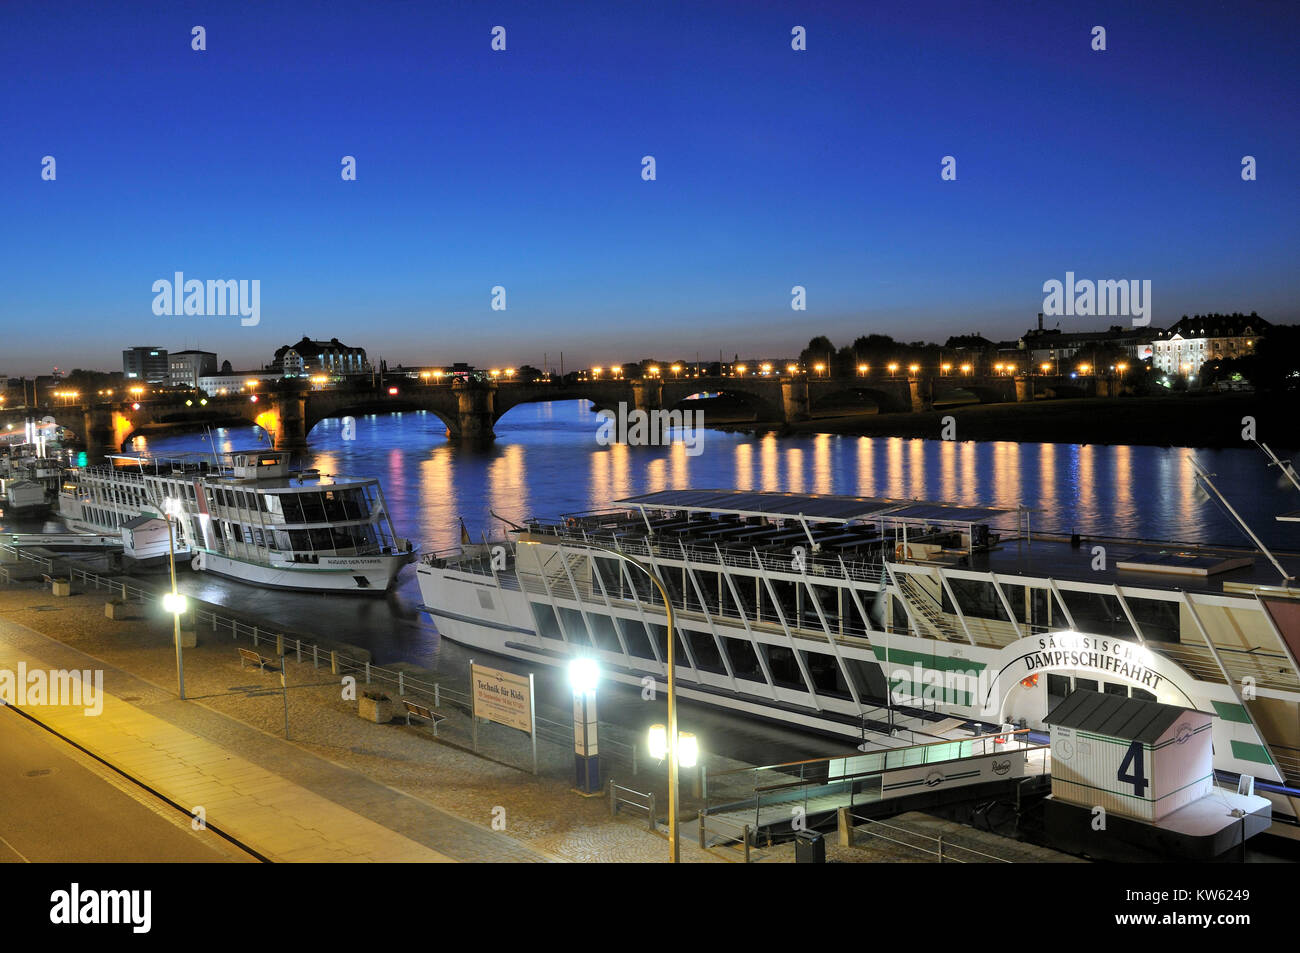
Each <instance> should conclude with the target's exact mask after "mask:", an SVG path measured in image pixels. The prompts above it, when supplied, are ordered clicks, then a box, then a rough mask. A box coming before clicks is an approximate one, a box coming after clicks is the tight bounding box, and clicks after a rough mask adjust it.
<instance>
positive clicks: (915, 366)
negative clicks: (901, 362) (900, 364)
mask: <svg viewBox="0 0 1300 953" xmlns="http://www.w3.org/2000/svg"><path fill="white" fill-rule="evenodd" d="M907 369H908V370H909V371H911V372H912V373H913V374H915V373H916V372H917V371H919V370H920V369H921V365H920V364H909V365H907Z"/></svg>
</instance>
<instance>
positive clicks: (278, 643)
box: [275, 632, 284, 658]
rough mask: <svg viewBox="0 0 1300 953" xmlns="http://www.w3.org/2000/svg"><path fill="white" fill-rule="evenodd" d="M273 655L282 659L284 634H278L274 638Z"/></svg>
mask: <svg viewBox="0 0 1300 953" xmlns="http://www.w3.org/2000/svg"><path fill="white" fill-rule="evenodd" d="M275 654H276V655H278V656H280V657H281V658H284V633H283V632H279V633H277V634H276V636H275Z"/></svg>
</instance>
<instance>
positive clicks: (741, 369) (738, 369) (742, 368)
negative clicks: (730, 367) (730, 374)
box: [736, 364, 748, 377]
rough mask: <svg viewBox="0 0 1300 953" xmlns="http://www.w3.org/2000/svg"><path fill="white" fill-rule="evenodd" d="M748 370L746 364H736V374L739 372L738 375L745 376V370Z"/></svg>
mask: <svg viewBox="0 0 1300 953" xmlns="http://www.w3.org/2000/svg"><path fill="white" fill-rule="evenodd" d="M746 370H748V368H746V367H745V365H744V364H737V365H736V374H737V376H739V377H744V376H745V371H746Z"/></svg>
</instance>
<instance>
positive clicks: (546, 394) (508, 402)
mask: <svg viewBox="0 0 1300 953" xmlns="http://www.w3.org/2000/svg"><path fill="white" fill-rule="evenodd" d="M615 396H617V397H618V398H619V399H621V400H624V401H630V399H631V394H630V392H629V393H627V394H623V395H614V394H606V395H603V400H598V399H596V397H593V395H592V394H590V393H579V392H577V391H576V390H571V389H569V388H566V387H563V386H558V387H554V388H543V389H537V388H529V389H527V390H524V389H522V388H520V389H519V390H518V391H516V390H515V389H514V388H510V387H503V388H499V389H498V390H496V391H495V392H494V393H493V400H492V423H493V425H494V426H495V425H496V424H497V422H498V421H500V420H501V418H502V417H504V416H505V415H506V414H508V413H510V411H512V410H514V409H515V408H516V407H522V406H523V405H524V404H545V403H563V402H567V401H571V400H580V401H586V402H588V403H591V404H592V405H593V406H594V407H595V408H597V409H600V408H601V407H602V406H603V404H604V402H606V401H609V400H610V398H611V397H615ZM612 403H613V407H611V408H610V409H616V408H617V406H618V400H614V401H612Z"/></svg>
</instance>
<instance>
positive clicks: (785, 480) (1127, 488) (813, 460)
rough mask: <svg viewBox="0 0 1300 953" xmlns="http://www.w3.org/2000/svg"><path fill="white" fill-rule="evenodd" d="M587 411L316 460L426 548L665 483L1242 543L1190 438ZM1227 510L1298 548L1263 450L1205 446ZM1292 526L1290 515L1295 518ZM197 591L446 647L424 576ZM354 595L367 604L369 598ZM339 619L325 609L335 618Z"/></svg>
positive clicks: (431, 432)
mask: <svg viewBox="0 0 1300 953" xmlns="http://www.w3.org/2000/svg"><path fill="white" fill-rule="evenodd" d="M597 423H598V421H597V418H596V416H595V414H594V413H593V412H592V410H591V408H590V405H588V404H586V403H585V402H578V401H569V402H562V403H554V404H525V405H522V406H519V407H516V408H515V409H513V410H511V411H510V412H509V413H508V414H507V415H506V416H505V417H503V418H502V420H501V421H500V422H499V423H498V425H497V440H496V441H495V443H494V444H492V445H491V446H490V447H487V448H481V449H475V448H469V447H463V446H459V445H457V444H453V443H450V442H448V440H447V437H446V435H445V428H444V426H443V424H442V423H441V422H440V421H439V420H438V418H437V417H435V416H433V415H432V414H426V413H418V412H417V413H402V414H391V415H374V416H364V417H360V418H357V421H356V428H355V437H356V439H354V440H344V439H343V427H342V422H341V421H339V420H326V421H323V422H321V423H320V424H318V425H317V426H316V427H315V429H313V430H312V432H311V452H310V454H309V455H308V458H307V461H306V463H307V464H308V465H310V466H314V467H317V468H319V469H320V471H321V472H322V473H338V474H352V475H358V476H376V477H379V478H380V480H381V481H382V482H383V487H384V493H385V495H386V496H387V499H388V504H389V508H390V511H391V513H392V517H393V522H394V524H396V526H397V528H398V531H399V532H400V533H402V534H404V535H409V536H410V537H411V538H413V539H414V540H416V541H417V542H418V543H419V544H420V545H421V547H423V549H424V550H425V551H426V552H427V551H429V550H444V549H451V548H454V547H455V546H456V545H457V543H458V541H459V538H460V529H459V522H458V520H459V519H460V518H463V519H464V520H465V524H466V525H467V527H468V528H469V530H470V532H471V533H472V534H473V536H474V538H475V539H478V538H479V537H480V536H481V535H482V534H484V533H485V532H486V533H488V534H496V533H498V532H499V531H500V530H501V529H503V528H504V527H503V524H501V523H499V522H497V520H495V519H494V518H493V517H492V515H491V513H493V512H495V513H497V514H499V515H500V516H502V517H504V518H506V519H509V520H514V521H520V520H522V519H523V518H524V517H527V516H532V515H537V516H558V515H560V514H562V513H572V512H579V511H583V510H589V509H594V508H600V507H606V506H609V505H610V503H611V502H612V501H613V500H616V499H618V498H620V497H624V496H630V495H633V494H638V493H647V492H651V491H654V490H662V489H668V488H683V487H693V488H713V487H717V488H724V489H731V488H736V489H745V490H754V489H757V490H774V491H788V492H803V493H846V494H854V495H860V496H882V497H892V498H907V499H912V498H921V499H938V500H945V501H952V502H957V503H966V504H975V503H984V504H989V505H995V506H1009V507H1015V506H1019V505H1022V504H1023V505H1025V506H1028V507H1030V508H1031V509H1032V511H1033V514H1032V521H1033V526H1034V527H1036V528H1040V529H1056V530H1061V531H1067V532H1068V531H1078V532H1082V533H1096V534H1107V535H1115V536H1142V537H1150V538H1162V539H1182V540H1196V541H1210V542H1227V543H1232V544H1240V543H1244V537H1243V536H1242V534H1241V532H1240V531H1239V530H1238V529H1237V528H1236V527H1235V526H1234V525H1233V523H1232V521H1231V519H1230V518H1229V517H1228V516H1227V514H1226V513H1224V512H1222V511H1221V509H1220V508H1219V506H1218V505H1217V504H1216V503H1215V502H1213V501H1211V500H1210V499H1208V498H1207V497H1206V496H1205V494H1203V493H1202V492H1201V491H1200V490H1198V489H1197V487H1196V485H1195V482H1194V480H1193V478H1192V477H1193V470H1192V467H1191V464H1190V463H1189V462H1188V458H1187V454H1188V451H1187V450H1183V449H1176V448H1163V447H1131V446H1095V445H1091V446H1077V445H1072V444H1020V443H1014V442H1010V441H1007V442H995V443H974V442H965V443H960V442H944V441H937V440H914V439H902V438H879V437H876V438H870V437H851V436H835V435H828V434H810V435H799V436H785V437H777V436H776V435H775V434H763V435H759V436H751V435H749V434H742V433H726V432H722V431H715V430H709V431H706V432H705V434H704V437H703V440H702V447H703V452H702V453H700V454H699V455H698V456H694V457H693V456H690V455H689V454H687V453H686V450H685V447H684V446H683V445H681V444H675V445H672V446H668V447H628V446H622V445H614V446H601V445H599V444H597V442H596V430H597ZM259 437H260V438H261V441H262V442H261V445H262V446H265V435H262V434H260V432H259V431H257V430H256V429H255V428H243V429H237V430H223V431H217V432H214V435H213V438H214V442H215V444H216V446H217V449H218V450H222V451H224V450H230V449H234V448H241V447H249V446H257V445H258V441H259ZM134 449H137V450H149V451H151V452H155V453H165V452H175V451H181V450H185V451H200V452H201V451H206V450H209V449H210V445H209V442H208V439H207V437H206V436H204V435H201V434H186V435H177V436H171V437H166V438H153V439H149V440H145V439H137V440H136V441H134ZM1195 453H1196V456H1197V459H1198V460H1200V461H1201V462H1202V463H1203V464H1204V465H1205V466H1206V467H1207V468H1208V469H1209V470H1210V471H1211V472H1212V473H1215V474H1217V477H1216V482H1217V483H1218V485H1219V487H1220V489H1222V490H1223V491H1224V492H1225V493H1226V494H1228V496H1229V498H1230V499H1231V501H1232V503H1233V505H1234V506H1235V507H1236V508H1237V509H1238V511H1239V512H1240V513H1241V514H1242V515H1243V516H1244V517H1245V518H1246V519H1247V520H1249V521H1250V522H1251V525H1252V527H1253V528H1254V529H1255V531H1256V532H1257V533H1259V534H1260V535H1261V536H1262V537H1263V538H1264V540H1265V541H1266V542H1267V543H1269V544H1272V545H1277V546H1279V547H1282V548H1289V549H1297V548H1300V546H1297V545H1296V541H1295V534H1294V533H1292V534H1288V532H1287V524H1280V523H1278V522H1277V521H1276V520H1275V518H1274V517H1275V516H1276V515H1277V514H1278V513H1283V512H1287V511H1289V510H1295V509H1300V494H1297V493H1296V492H1295V490H1294V489H1291V488H1289V485H1287V486H1286V487H1284V486H1283V485H1281V484H1280V483H1279V474H1278V473H1277V471H1276V470H1275V469H1270V468H1269V467H1268V466H1267V460H1266V458H1265V457H1264V455H1263V454H1262V453H1261V452H1260V451H1259V450H1257V449H1255V448H1254V447H1250V448H1242V449H1238V450H1198V451H1195ZM1290 525H1292V526H1294V524H1290ZM188 584H189V585H191V586H193V587H194V588H193V590H192V591H193V592H194V594H195V595H202V596H203V597H205V598H209V599H212V600H213V601H218V602H231V601H234V600H232V599H231V597H230V596H229V590H231V589H237V590H239V596H238V599H237V601H238V603H239V604H240V605H241V606H243V607H245V608H247V609H249V610H250V611H265V612H266V613H267V614H268V615H271V616H272V617H274V618H279V619H280V620H281V621H283V622H284V623H286V624H297V625H302V624H311V625H315V626H316V627H318V628H322V629H329V630H331V632H332V633H333V634H336V635H346V636H347V641H350V642H356V643H358V644H363V645H367V646H369V647H371V648H372V649H373V650H374V651H375V652H376V656H377V658H391V657H393V656H400V657H405V658H410V659H411V660H413V661H419V660H425V661H427V660H429V658H430V656H431V655H434V654H438V653H440V652H442V651H444V650H445V647H440V646H438V644H437V639H436V635H435V634H434V632H433V629H432V626H431V625H430V624H429V622H428V620H427V619H425V618H423V617H421V616H420V614H419V611H418V606H419V592H418V588H417V587H416V585H415V578H414V572H413V571H411V570H409V569H408V570H406V571H405V573H404V574H403V578H402V582H401V584H400V586H399V590H398V592H397V593H396V594H394V595H393V596H391V597H390V598H389V599H388V600H386V601H384V600H356V599H350V598H347V597H331V598H330V599H329V605H330V610H329V612H328V613H327V614H326V613H321V612H320V611H319V606H320V605H321V603H320V599H319V597H307V596H299V595H295V594H288V593H275V592H265V591H258V590H252V589H251V588H250V587H243V586H232V585H231V584H229V583H226V582H224V581H221V580H217V579H214V578H212V577H204V578H202V579H192V580H190V581H189V583H188ZM359 603H365V605H360V604H359ZM326 616H328V618H326Z"/></svg>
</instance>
